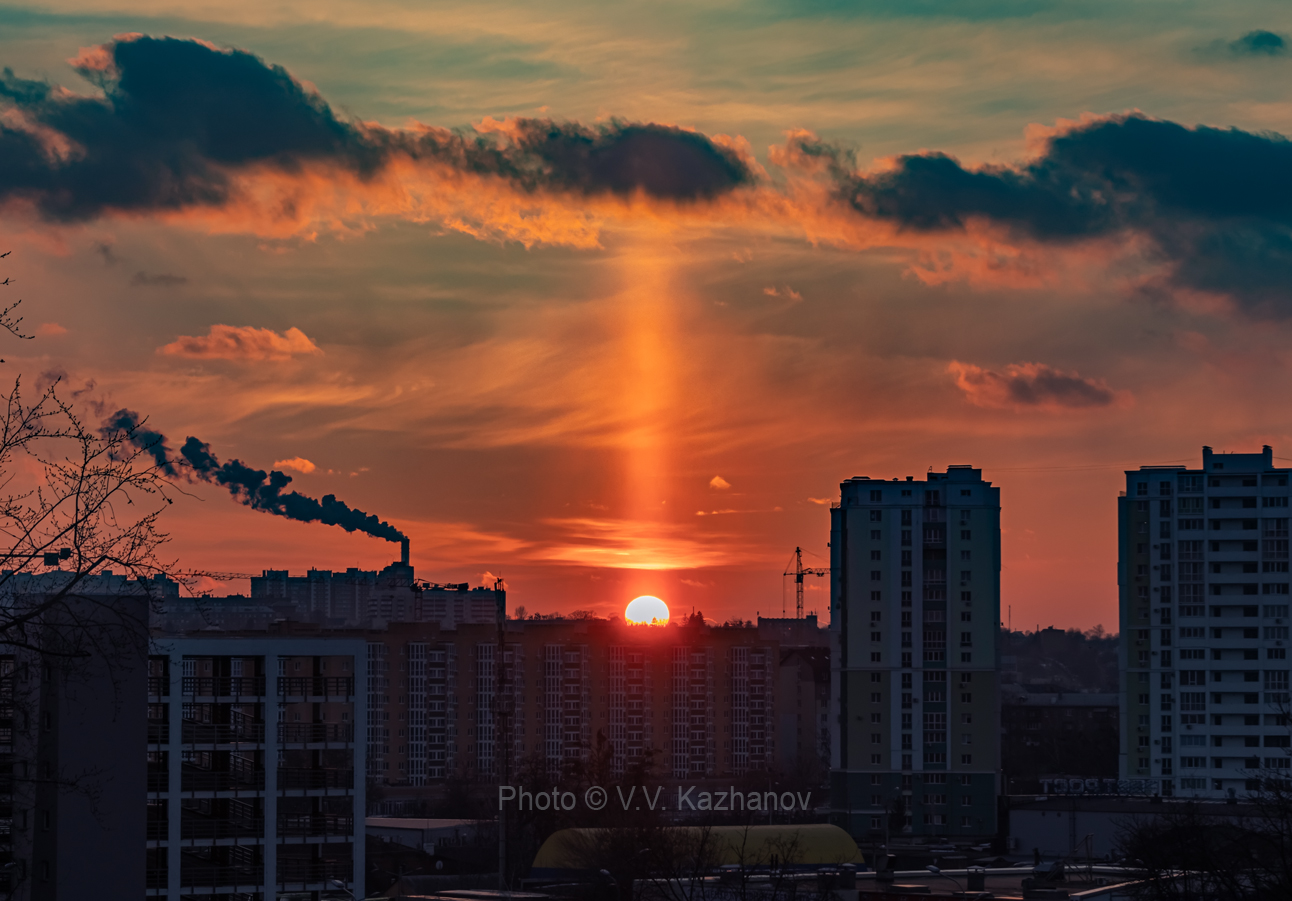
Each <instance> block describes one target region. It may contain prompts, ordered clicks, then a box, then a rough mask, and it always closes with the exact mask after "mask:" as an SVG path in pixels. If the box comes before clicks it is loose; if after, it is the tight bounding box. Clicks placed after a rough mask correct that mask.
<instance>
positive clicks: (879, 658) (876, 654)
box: [870, 651, 883, 663]
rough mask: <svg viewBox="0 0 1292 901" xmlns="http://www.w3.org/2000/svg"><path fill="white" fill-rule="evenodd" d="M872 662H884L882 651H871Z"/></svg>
mask: <svg viewBox="0 0 1292 901" xmlns="http://www.w3.org/2000/svg"><path fill="white" fill-rule="evenodd" d="M870 662H871V663H882V662H883V655H882V653H881V652H880V651H871V652H870Z"/></svg>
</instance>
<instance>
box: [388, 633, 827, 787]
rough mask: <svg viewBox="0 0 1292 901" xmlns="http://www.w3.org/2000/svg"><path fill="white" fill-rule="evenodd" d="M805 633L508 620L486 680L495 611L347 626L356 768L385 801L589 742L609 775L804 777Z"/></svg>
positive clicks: (807, 758) (808, 732) (821, 657)
mask: <svg viewBox="0 0 1292 901" xmlns="http://www.w3.org/2000/svg"><path fill="white" fill-rule="evenodd" d="M773 631H774V630H773ZM798 631H799V632H803V630H798ZM810 632H811V633H812V634H811V639H812V640H814V641H815V645H814V646H805V647H787V646H784V645H782V644H781V642H780V641H779V640H778V639H777V638H775V637H769V636H768V635H766V634H764V632H763V630H760V628H758V627H756V626H753V625H742V626H712V625H705V624H703V623H700V622H698V621H695V622H686V623H685V624H671V625H668V626H630V625H626V624H624V623H622V622H620V621H617V620H602V619H568V620H567V619H544V620H508V621H507V624H506V638H505V642H504V645H503V649H502V654H501V656H502V666H503V683H502V691H501V692H499V691H498V687H497V685H496V682H495V674H496V667H497V665H498V661H499V642H498V630H497V627H496V625H495V626H482V625H471V624H465V625H459V626H457V627H455V628H452V629H446V628H441V627H440V626H439V625H438V624H432V623H392V624H390V625H389V626H387V627H386V628H385V629H383V630H380V631H368V632H365V633H363V636H364V638H365V640H366V642H367V649H368V656H367V673H368V684H369V689H368V692H369V694H368V717H369V718H368V724H367V725H368V755H367V760H368V777H369V779H371V780H373V781H375V782H379V783H383V784H384V785H385V786H387V790H386V791H385V795H386V796H387V799H388V800H387V801H386V802H385V803H386V805H387V807H388V808H389V811H388V812H398V811H400V810H402V809H403V808H401V807H399V805H400V804H404V803H407V802H411V801H415V800H416V799H418V798H425V797H427V795H426V793H425V792H423V791H420V790H419V788H420V787H431V786H434V785H435V784H436V783H437V782H438V783H443V781H444V780H448V779H459V780H467V781H489V780H496V779H498V778H500V777H501V776H502V774H503V773H504V771H510V772H512V773H514V772H516V771H517V769H518V768H519V767H520V766H521V765H522V763H523V764H524V765H526V766H540V767H542V768H544V769H546V770H548V771H549V772H551V773H553V774H557V773H559V772H561V771H562V770H564V769H565V768H567V767H568V766H569V765H570V764H572V763H575V762H582V761H588V760H589V759H590V758H591V757H593V756H594V755H598V754H600V755H605V756H606V758H607V760H608V763H609V766H610V770H611V773H612V775H616V776H619V775H623V774H624V773H625V772H627V771H628V769H629V768H631V767H634V766H650V767H651V768H652V770H653V773H654V775H655V777H656V778H660V779H663V780H666V781H667V780H688V781H694V780H704V779H733V778H739V777H742V776H743V777H751V778H752V777H754V776H755V775H757V776H758V778H766V776H767V775H768V774H771V773H781V774H786V775H789V776H799V777H802V778H805V779H808V780H809V781H811V780H812V779H817V780H820V779H821V778H823V774H824V771H825V765H826V763H827V758H826V754H827V753H828V751H827V748H828V738H827V736H828V723H827V721H826V716H827V709H828V693H829V682H828V673H829V650H828V646H827V643H826V636H825V635H824V634H823V630H820V629H818V628H816V626H815V623H814V622H813V623H812V624H811V629H810ZM803 634H807V633H806V632H803ZM499 705H502V706H501V708H499ZM499 709H501V712H502V714H503V716H502V718H501V720H500V719H499V718H498V717H497V716H496V711H498V710H499ZM500 724H501V731H500ZM382 809H383V810H385V809H386V807H383V808H382Z"/></svg>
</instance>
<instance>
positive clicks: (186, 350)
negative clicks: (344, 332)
mask: <svg viewBox="0 0 1292 901" xmlns="http://www.w3.org/2000/svg"><path fill="white" fill-rule="evenodd" d="M157 352H158V353H159V354H164V355H166V356H169V357H187V358H189V359H194V360H274V361H281V360H290V359H291V358H292V357H294V356H297V355H299V354H321V353H322V352H323V351H321V350H320V349H319V347H318V345H317V344H315V343H314V342H313V341H311V340H310V339H309V338H308V337H306V335H305V333H304V332H302V331H301V330H300V329H298V328H294V327H293V328H289V329H288V330H287V331H285V332H283V333H282V334H281V335H280V334H278V333H277V332H275V331H273V330H272V329H267V328H256V327H254V326H249V325H247V326H238V325H213V326H211V331H210V332H209V333H208V334H205V335H180V336H179V337H178V338H177V339H175V340H174V341H173V342H171V343H170V344H167V345H165V346H164V347H159V348H157Z"/></svg>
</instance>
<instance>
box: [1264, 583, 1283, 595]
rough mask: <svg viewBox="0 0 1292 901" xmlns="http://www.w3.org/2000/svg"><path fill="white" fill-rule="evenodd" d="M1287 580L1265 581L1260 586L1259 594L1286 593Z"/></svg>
mask: <svg viewBox="0 0 1292 901" xmlns="http://www.w3.org/2000/svg"><path fill="white" fill-rule="evenodd" d="M1287 593H1288V583H1287V582H1266V583H1265V584H1264V585H1262V586H1261V594H1287Z"/></svg>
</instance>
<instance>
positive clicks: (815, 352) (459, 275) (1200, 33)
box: [0, 0, 1292, 629]
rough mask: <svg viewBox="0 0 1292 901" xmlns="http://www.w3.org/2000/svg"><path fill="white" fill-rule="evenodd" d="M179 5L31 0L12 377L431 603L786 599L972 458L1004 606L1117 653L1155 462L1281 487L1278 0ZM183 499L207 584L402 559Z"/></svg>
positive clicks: (701, 603) (561, 607)
mask: <svg viewBox="0 0 1292 901" xmlns="http://www.w3.org/2000/svg"><path fill="white" fill-rule="evenodd" d="M183 6H184V7H185V8H186V9H187V10H188V13H187V14H186V15H183V16H180V15H178V14H177V13H176V12H175V8H176V4H174V3H160V2H147V0H144V2H138V0H137V2H131V0H80V2H65V0H54V2H48V3H43V4H41V5H39V6H21V5H4V6H0V50H2V51H3V52H2V59H0V64H2V65H3V66H5V67H7V69H6V72H5V76H4V79H3V82H2V83H0V203H3V204H4V219H3V246H2V247H0V251H3V250H11V251H12V255H11V256H10V257H8V258H7V259H5V261H4V262H5V264H6V265H5V267H4V269H3V271H0V277H3V276H8V277H9V278H11V279H12V283H11V284H10V286H9V287H7V288H6V289H5V290H6V291H8V292H10V293H9V294H7V295H4V297H5V299H7V300H14V299H17V298H18V297H21V298H22V299H23V301H24V303H23V308H22V309H23V312H24V314H25V316H26V325H28V326H29V327H30V329H31V330H32V331H33V332H34V333H35V335H36V337H35V338H34V340H32V341H31V342H27V343H23V344H22V345H21V346H17V343H16V342H10V343H9V344H8V345H6V346H5V348H4V357H5V359H6V360H7V361H8V362H7V363H6V364H5V365H6V366H7V367H9V371H10V372H11V373H13V374H17V373H22V374H23V377H24V379H25V380H26V381H27V382H28V383H29V384H35V383H38V382H40V381H41V380H45V381H47V380H48V379H49V378H51V377H52V376H53V375H54V374H61V375H62V377H63V378H64V385H65V389H66V390H67V391H68V392H69V393H70V392H72V391H76V392H78V396H79V397H80V398H81V399H82V402H83V403H84V404H85V405H86V407H85V408H86V409H87V410H90V411H97V413H96V414H95V415H105V414H106V413H110V412H112V411H115V410H118V409H121V408H126V409H129V410H133V411H138V412H139V413H140V414H141V415H143V416H146V417H147V418H148V419H147V424H148V427H149V428H151V429H155V430H157V431H158V432H161V433H163V434H165V435H166V436H167V439H168V442H169V446H170V447H171V448H172V449H173V450H178V449H179V448H180V446H181V445H183V444H184V442H185V439H186V438H188V437H189V436H195V437H196V438H198V439H200V440H201V441H202V442H206V443H207V444H209V446H210V451H211V452H212V453H213V454H215V455H216V456H218V457H219V459H220V460H222V461H224V460H229V459H235V458H236V459H238V460H241V461H243V462H244V463H246V464H247V465H249V466H251V467H255V468H259V469H265V470H268V469H271V468H277V469H279V470H281V471H284V472H286V473H287V474H288V475H290V476H291V477H292V479H293V481H292V483H291V488H293V489H295V490H298V491H300V492H301V493H303V494H306V495H309V496H311V497H321V496H323V495H327V494H335V495H336V496H337V497H338V498H340V499H341V500H343V501H345V502H346V503H348V504H350V505H351V506H353V507H357V508H360V509H362V510H363V511H365V512H366V513H372V514H375V515H376V516H377V517H379V518H380V519H381V520H385V521H388V522H389V523H390V524H391V525H393V526H394V527H396V528H397V529H399V530H402V531H403V532H405V533H407V534H408V535H409V536H410V538H411V544H412V561H413V563H414V565H415V566H416V567H417V572H418V575H419V576H420V577H422V578H427V579H430V580H433V581H445V582H457V581H470V582H471V583H473V584H477V583H479V582H480V581H481V580H482V579H483V578H485V577H486V574H493V575H498V574H501V575H502V576H504V577H505V578H506V580H507V584H508V587H509V590H510V593H509V599H510V603H511V604H512V605H513V606H514V605H524V606H525V607H526V608H527V609H528V610H529V611H531V612H535V611H542V612H557V611H571V610H574V609H580V608H582V609H591V610H594V611H597V612H600V613H612V612H614V613H618V612H620V611H622V609H623V606H624V604H625V603H626V602H627V601H628V600H629V599H631V598H632V597H634V596H636V595H639V594H653V595H658V596H659V597H661V598H663V599H664V600H665V601H667V602H668V603H669V605H670V606H671V607H672V608H673V610H674V611H675V612H677V611H679V610H682V611H687V610H689V609H691V608H692V607H694V608H697V609H701V610H703V611H704V613H705V614H706V616H708V617H710V618H713V619H717V620H723V619H726V618H729V617H745V618H752V617H753V616H754V615H755V614H756V613H762V614H763V615H769V614H770V615H780V614H781V609H782V600H783V598H787V599H788V604H789V610H790V612H791V613H792V611H793V595H792V586H785V590H784V591H783V581H784V580H783V579H782V577H781V572H782V570H783V569H784V568H785V565H786V561H787V560H789V558H790V557H791V555H792V553H793V550H794V547H795V546H796V545H801V546H802V547H803V548H804V549H805V551H807V552H810V554H809V555H808V556H807V557H806V558H805V562H808V563H810V564H811V565H816V566H825V565H828V564H827V563H826V561H825V557H826V555H827V549H826V541H827V540H828V531H829V512H828V505H829V503H830V502H831V501H832V500H834V499H836V498H837V496H838V485H839V482H840V481H841V480H842V479H845V478H848V477H850V476H853V475H869V476H871V477H875V478H892V477H894V476H898V477H905V476H907V475H913V476H916V477H917V478H920V477H922V475H923V473H925V472H927V471H928V469H929V468H930V467H933V468H935V469H939V470H941V469H945V467H946V466H947V465H948V464H954V463H971V464H973V465H975V466H979V467H981V468H982V470H983V474H984V477H985V478H987V479H990V480H991V481H992V482H993V483H995V484H997V485H999V486H1000V487H1001V497H1002V504H1003V514H1002V523H1003V535H1002V543H1003V549H1004V568H1003V573H1002V585H1003V595H1002V599H1001V609H1002V618H1005V617H1006V616H1007V615H1008V613H1007V610H1008V609H1009V608H1012V622H1013V625H1014V627H1015V628H1019V627H1026V628H1029V629H1030V628H1033V627H1034V626H1035V625H1037V624H1040V625H1042V626H1044V625H1048V624H1054V625H1058V626H1063V627H1081V628H1088V627H1091V626H1094V625H1095V624H1096V623H1102V624H1103V625H1104V626H1105V627H1108V628H1110V629H1112V628H1115V624H1116V603H1117V602H1116V551H1115V546H1116V520H1115V510H1116V497H1117V492H1118V489H1119V486H1121V485H1123V484H1124V476H1123V475H1122V471H1123V470H1125V469H1127V468H1134V467H1137V466H1139V465H1141V464H1172V463H1181V464H1184V463H1187V464H1189V465H1192V466H1198V465H1199V463H1200V459H1201V446H1202V445H1204V444H1208V445H1212V446H1213V447H1215V448H1216V450H1217V451H1244V452H1252V451H1257V450H1259V448H1260V445H1262V444H1271V445H1273V446H1274V453H1275V455H1276V459H1280V460H1281V461H1282V462H1283V463H1285V464H1287V463H1289V462H1292V421H1290V417H1289V401H1288V387H1289V378H1288V375H1289V368H1290V367H1292V350H1290V349H1289V343H1288V338H1289V335H1290V333H1292V324H1290V322H1289V318H1290V317H1292V144H1289V143H1288V142H1287V141H1285V139H1284V138H1283V137H1281V135H1285V134H1292V88H1289V85H1290V84H1292V11H1290V10H1289V9H1288V8H1287V5H1286V4H1284V3H1272V2H1271V3H1259V2H1252V3H1228V4H1216V3H1203V2H1172V3H1167V2H1134V3H1127V2H1125V0H1122V2H1097V0H1068V2H1063V3H1058V2H1024V0H997V2H977V0H964V2H956V3H950V2H947V3H940V2H933V0H905V2H900V3H898V2H893V3H866V2H853V3H836V2H827V0H821V2H802V0H800V2H793V3H789V2H784V3H778V2H770V0H766V2H694V0H692V2H686V3H669V2H660V3H651V4H623V3H591V2H570V0H563V2H545V0H540V2H530V3H494V2H489V0H483V2H481V0H476V2H472V3H456V4H455V3H437V4H427V3H418V2H411V0H410V2H388V0H368V2H364V3H337V2H331V0H309V2H305V0H299V2H298V0H285V2H270V3H266V2H254V3H252V2H245V0H221V2H219V3H213V2H193V3H187V4H184V5H183ZM167 38H170V39H171V40H167ZM1284 454H1286V455H1287V456H1282V455H1284ZM184 491H185V492H186V494H184V495H183V496H181V497H179V498H178V499H177V502H176V503H175V504H174V506H173V507H171V508H170V509H169V510H167V514H166V528H167V529H168V531H169V532H170V533H171V536H172V540H171V543H170V544H169V545H168V550H167V554H168V555H169V556H170V557H171V558H174V559H175V560H177V561H178V563H179V565H180V566H181V567H182V568H185V569H209V570H220V571H233V572H256V573H258V572H259V571H260V570H262V569H265V568H289V569H291V570H292V571H294V572H303V571H304V570H305V569H306V568H308V567H318V568H324V569H344V568H345V567H348V566H360V567H363V568H365V569H373V568H378V567H380V566H384V565H385V564H387V563H389V562H390V561H391V560H393V559H395V558H397V557H398V553H399V549H398V546H397V545H395V544H392V543H389V542H387V541H384V540H382V539H380V538H375V537H370V536H367V535H363V534H358V533H348V532H346V531H344V530H343V529H341V528H337V527H334V526H326V525H321V524H318V523H312V524H310V523H299V522H293V521H288V520H286V519H283V518H281V517H276V516H271V515H268V514H265V513H261V512H256V511H253V510H251V509H249V508H247V507H245V506H242V505H240V504H237V503H235V502H234V501H232V500H231V499H230V497H229V495H228V493H227V492H225V491H224V490H223V489H220V488H218V487H216V486H211V485H205V484H200V483H198V484H191V485H190V484H185V485H184ZM811 554H815V555H817V556H815V557H813V556H811ZM227 587H228V589H229V590H231V591H237V590H242V591H245V590H246V584H245V583H239V582H233V583H228V586H227ZM807 599H808V600H807V607H808V609H809V610H812V609H817V610H820V611H822V613H824V611H825V610H826V608H827V602H826V585H825V583H824V580H819V579H818V580H815V581H814V582H812V583H810V584H809V591H808V594H807Z"/></svg>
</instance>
